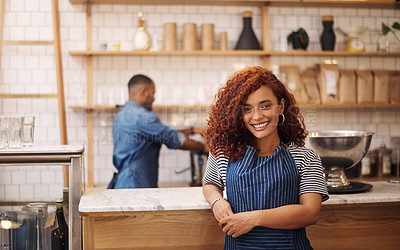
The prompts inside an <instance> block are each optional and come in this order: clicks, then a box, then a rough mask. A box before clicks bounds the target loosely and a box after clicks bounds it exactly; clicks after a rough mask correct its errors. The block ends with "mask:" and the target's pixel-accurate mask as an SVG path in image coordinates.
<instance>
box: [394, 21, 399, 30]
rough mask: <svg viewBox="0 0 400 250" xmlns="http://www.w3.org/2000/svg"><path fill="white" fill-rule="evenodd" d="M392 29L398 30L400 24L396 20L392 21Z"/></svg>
mask: <svg viewBox="0 0 400 250" xmlns="http://www.w3.org/2000/svg"><path fill="white" fill-rule="evenodd" d="M392 28H393V29H396V30H400V24H399V23H398V22H394V23H393V25H392Z"/></svg>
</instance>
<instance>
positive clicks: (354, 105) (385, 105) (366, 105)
mask: <svg viewBox="0 0 400 250" xmlns="http://www.w3.org/2000/svg"><path fill="white" fill-rule="evenodd" d="M299 107H300V108H317V109H324V108H326V109H328V108H329V109H330V108H345V109H347V108H360V109H362V108H400V103H396V104H390V103H361V104H360V103H346V104H300V105H299ZM69 108H70V109H74V110H97V111H106V110H108V111H118V110H120V109H121V108H122V107H115V106H111V105H104V106H69ZM209 108H210V106H208V105H155V106H153V110H163V109H193V110H196V109H209Z"/></svg>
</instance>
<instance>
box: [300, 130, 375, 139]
mask: <svg viewBox="0 0 400 250" xmlns="http://www.w3.org/2000/svg"><path fill="white" fill-rule="evenodd" d="M312 133H332V134H331V135H318V136H313V135H312ZM334 133H337V134H336V135H335V134H334ZM340 133H349V134H352V135H344V134H340ZM374 134H375V132H365V131H360V130H315V131H310V132H309V134H308V136H307V137H309V138H339V137H343V138H344V137H345V138H349V137H360V136H372V135H374Z"/></svg>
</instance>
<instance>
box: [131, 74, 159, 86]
mask: <svg viewBox="0 0 400 250" xmlns="http://www.w3.org/2000/svg"><path fill="white" fill-rule="evenodd" d="M152 83H153V80H151V79H150V78H149V77H147V76H145V75H134V76H133V77H132V78H131V79H130V80H129V82H128V89H130V88H131V87H133V86H136V85H139V84H146V85H150V84H152Z"/></svg>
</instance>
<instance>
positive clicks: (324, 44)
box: [320, 16, 336, 50]
mask: <svg viewBox="0 0 400 250" xmlns="http://www.w3.org/2000/svg"><path fill="white" fill-rule="evenodd" d="M322 20H323V21H322V25H323V26H324V30H323V32H322V34H321V37H320V43H321V49H322V50H334V49H335V41H336V36H335V32H333V17H332V16H326V17H323V19H322Z"/></svg>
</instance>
